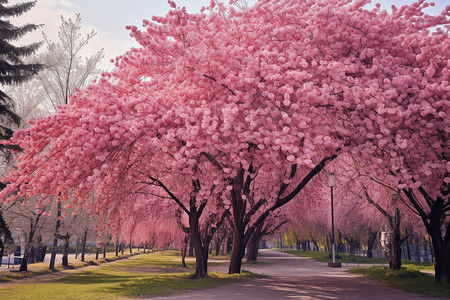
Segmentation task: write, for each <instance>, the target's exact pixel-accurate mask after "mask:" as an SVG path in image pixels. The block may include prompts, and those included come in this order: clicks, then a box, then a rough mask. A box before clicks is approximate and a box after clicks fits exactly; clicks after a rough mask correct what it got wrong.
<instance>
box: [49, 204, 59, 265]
mask: <svg viewBox="0 0 450 300" xmlns="http://www.w3.org/2000/svg"><path fill="white" fill-rule="evenodd" d="M59 200H60V201H59V202H58V208H57V215H56V224H55V232H54V233H53V234H54V236H53V249H52V255H51V256H50V264H49V266H48V268H49V269H50V270H54V269H55V261H56V250H57V249H56V248H57V247H58V234H59V227H60V226H61V220H60V219H59V217H61V199H59Z"/></svg>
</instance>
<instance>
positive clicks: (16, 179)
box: [0, 0, 450, 284]
mask: <svg viewBox="0 0 450 300" xmlns="http://www.w3.org/2000/svg"><path fill="white" fill-rule="evenodd" d="M170 3H171V6H172V8H173V9H172V10H171V11H170V12H169V13H168V14H167V16H165V17H153V19H152V22H150V21H144V23H143V24H144V27H145V30H139V29H138V28H137V27H135V26H131V27H130V28H129V29H130V30H131V35H132V36H133V37H134V38H135V39H136V40H137V42H138V43H139V44H140V47H139V48H133V49H131V50H130V51H129V52H127V53H125V54H124V55H122V56H120V57H118V58H117V59H116V60H115V69H114V70H113V71H112V72H110V73H103V74H102V76H101V78H99V79H98V80H97V82H95V83H93V84H91V85H89V86H87V87H86V88H84V90H82V91H81V90H79V91H75V92H74V93H73V94H72V96H71V101H70V102H71V103H70V105H66V106H62V107H60V108H59V109H58V111H57V113H56V114H55V115H53V116H50V117H48V118H44V119H40V120H37V121H36V122H34V123H33V124H32V126H31V127H29V128H27V129H24V130H21V131H19V132H17V133H16V134H15V135H14V137H13V139H12V140H11V144H18V145H20V147H21V148H22V149H23V150H24V151H22V152H21V153H20V154H19V155H18V157H17V161H18V169H17V170H16V171H12V172H11V173H10V174H9V175H8V176H7V177H6V180H8V182H9V184H8V185H7V187H6V188H5V189H4V190H3V191H2V192H1V194H0V196H2V197H3V199H5V200H6V201H7V202H11V201H20V200H21V199H29V198H30V197H33V196H35V195H39V197H40V200H39V203H41V204H43V203H46V202H51V201H52V199H54V197H58V199H61V201H67V203H68V204H69V205H70V206H76V205H79V206H80V207H83V206H86V207H90V209H91V211H92V212H94V213H96V214H98V215H99V216H100V219H101V223H100V225H99V227H100V230H101V229H102V227H105V228H106V227H112V228H114V227H117V226H119V225H118V224H122V225H123V224H125V223H130V222H131V223H130V224H135V225H133V226H141V227H142V228H145V227H146V226H145V225H144V226H142V224H145V223H146V222H147V223H149V222H151V223H152V224H155V222H156V221H155V222H154V221H152V220H156V219H157V218H161V217H162V219H163V220H161V222H158V224H161V225H160V226H161V228H171V227H170V225H169V226H167V225H166V224H167V222H168V220H170V219H171V217H174V218H175V219H177V220H178V224H179V226H178V227H179V228H180V229H181V230H180V231H182V232H186V230H187V229H188V231H189V235H190V239H191V241H192V243H193V247H194V249H195V255H196V272H195V277H203V276H205V275H206V273H207V264H206V263H207V249H208V248H209V244H210V242H211V239H212V238H213V236H214V234H215V233H216V232H217V231H218V229H219V228H220V226H221V225H222V224H223V223H224V221H225V220H226V219H227V218H228V217H229V218H230V220H231V224H232V227H233V247H232V254H231V260H230V267H229V272H230V273H237V272H240V270H241V261H242V258H243V256H244V253H245V248H246V246H247V245H248V243H249V242H250V240H251V237H252V235H253V234H254V233H255V232H257V231H258V230H260V229H261V226H263V224H264V223H265V222H266V221H268V220H270V219H273V220H276V219H277V217H276V214H277V211H278V210H279V209H281V208H283V207H284V206H285V205H286V204H288V203H294V202H295V203H300V207H301V208H304V209H308V210H309V209H310V208H311V207H312V206H320V199H323V197H320V192H319V190H320V186H321V182H323V180H321V177H323V174H324V173H326V172H329V171H330V170H332V168H333V166H334V168H336V171H337V172H342V173H343V174H346V177H347V178H349V181H351V182H354V183H352V184H350V183H349V184H348V186H349V190H350V191H353V193H358V195H359V196H361V195H360V194H361V192H362V196H363V198H365V200H366V201H368V202H369V203H372V204H373V203H376V202H375V201H374V200H373V198H374V195H373V193H372V191H371V190H370V186H369V185H368V183H369V182H375V183H379V184H380V185H383V184H384V185H386V184H385V183H386V182H389V183H390V184H389V185H387V187H388V188H391V189H392V193H391V195H392V196H393V195H395V197H390V196H389V195H388V194H386V195H384V196H383V198H384V199H385V200H386V203H390V205H392V206H393V207H396V203H394V200H395V201H397V200H396V199H402V201H404V202H405V203H406V202H407V203H408V205H409V206H410V207H411V209H413V210H414V211H415V212H416V213H417V214H418V215H419V216H420V218H421V220H422V223H423V225H425V228H426V231H427V232H428V234H429V235H430V236H431V238H432V241H433V247H434V250H435V255H436V280H437V281H438V282H445V283H447V284H448V283H450V223H449V215H448V211H449V210H450V202H449V199H448V192H449V190H448V189H449V187H448V182H449V176H448V166H447V165H448V149H449V147H448V146H449V145H448V140H449V139H448V130H447V129H448V128H449V119H448V118H447V113H448V103H449V102H448V70H447V62H448V59H449V57H448V54H449V53H448V51H447V50H446V49H448V48H449V47H448V46H449V39H448V34H447V32H446V31H445V30H443V29H442V28H441V27H440V26H445V25H448V23H449V22H450V21H449V11H448V9H447V10H446V11H444V12H442V14H441V15H438V16H428V15H425V14H423V12H422V10H423V9H424V8H425V7H427V6H428V5H429V4H428V3H427V2H425V1H420V2H418V3H415V4H413V5H410V6H403V7H401V8H400V9H394V10H393V11H392V13H388V12H386V11H384V10H381V9H379V8H375V9H373V10H367V9H365V8H364V7H363V5H364V4H365V2H364V1H352V0H329V1H320V2H311V1H306V0H305V1H298V0H283V1H271V0H266V1H259V2H258V3H257V4H256V5H255V6H254V7H251V8H246V9H243V10H237V9H235V8H234V7H233V6H231V7H228V6H226V5H224V4H218V3H215V2H212V3H211V5H210V6H209V7H206V8H204V9H203V10H202V12H201V13H198V14H189V13H187V11H186V10H185V9H184V8H178V7H176V5H175V3H173V2H170ZM337 157H339V158H340V161H339V162H337V161H336V163H335V164H334V165H331V164H330V162H333V161H335V160H336V158H337ZM346 157H350V158H351V159H350V161H349V162H348V161H347V160H348V159H347V158H346ZM347 166H348V167H347ZM349 168H350V169H351V170H352V171H351V172H350V170H349ZM356 178H358V180H356ZM317 195H319V196H317ZM305 199H306V200H305ZM357 199H361V197H350V196H349V197H347V198H346V202H345V206H347V207H349V206H353V205H355V204H356V203H357V201H359V200H357ZM58 201H59V200H58ZM308 205H309V206H308ZM373 205H374V207H375V208H376V209H378V211H380V212H381V213H382V214H383V215H384V216H385V217H386V218H387V219H388V220H389V223H390V224H392V226H393V227H394V228H396V226H397V224H399V220H400V219H399V218H398V217H397V216H399V214H397V208H395V209H394V210H393V211H392V210H390V209H389V210H387V209H386V208H383V207H382V206H380V205H379V204H377V205H378V206H379V207H377V205H375V204H373ZM380 208H381V209H380ZM305 211H306V210H305ZM311 211H312V210H311ZM383 211H384V212H385V213H383ZM142 214H145V216H146V217H145V218H143V217H142ZM318 214H320V212H318ZM316 216H317V215H316ZM172 227H173V223H172ZM153 228H154V226H153ZM183 228H184V229H186V230H183ZM137 232H138V233H137V234H138V235H139V236H141V237H142V238H143V239H145V238H147V237H148V235H149V234H148V231H147V232H146V230H141V231H137ZM395 238H397V236H396V237H395ZM392 264H393V265H398V263H397V262H396V261H393V262H392Z"/></svg>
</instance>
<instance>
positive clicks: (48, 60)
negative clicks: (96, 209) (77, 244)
mask: <svg viewBox="0 0 450 300" xmlns="http://www.w3.org/2000/svg"><path fill="white" fill-rule="evenodd" d="M7 2H8V1H2V2H1V3H2V4H3V3H7ZM35 3H36V2H28V3H20V4H16V5H12V6H9V7H8V6H3V5H2V6H1V7H0V12H1V14H0V15H1V17H2V18H6V19H7V20H1V23H0V25H1V29H2V48H1V51H2V61H1V63H2V65H1V72H0V75H1V76H0V82H1V84H2V85H4V88H3V91H2V92H1V97H2V98H1V102H2V104H1V105H2V108H1V112H2V115H3V117H2V121H3V122H4V123H3V124H4V125H2V132H3V134H2V138H3V139H9V138H10V137H11V136H12V133H13V130H14V129H15V128H16V127H17V126H18V127H19V128H24V127H25V126H26V125H25V124H24V123H25V122H22V124H20V123H19V120H25V121H27V120H33V119H35V118H39V117H44V116H48V115H50V114H52V113H54V112H55V111H56V109H57V107H58V106H59V105H62V104H68V102H69V95H70V94H71V93H72V92H73V91H74V90H75V89H81V88H83V87H84V86H85V85H86V84H87V83H88V82H89V81H90V80H92V78H93V77H94V76H95V75H96V74H98V73H99V71H98V70H97V69H96V65H97V64H98V62H99V61H100V59H101V58H102V57H103V53H102V51H99V52H97V53H96V54H94V55H92V56H90V57H88V58H85V59H84V58H82V56H81V55H80V53H81V51H82V50H83V48H85V46H86V45H87V44H88V43H89V41H90V40H91V39H92V38H93V37H94V36H95V33H94V32H91V33H88V34H87V35H85V36H83V35H82V33H81V31H82V28H81V19H80V16H79V15H77V16H76V18H75V19H73V20H72V19H68V20H66V19H64V18H62V17H61V26H60V29H59V32H58V41H57V42H53V41H51V40H49V39H48V38H47V36H46V35H45V34H43V40H44V42H43V43H35V44H32V45H27V46H21V47H17V46H13V45H12V44H10V42H12V41H15V40H17V39H19V38H21V37H23V36H24V35H25V34H26V33H28V32H30V31H33V30H37V29H39V28H40V26H37V25H33V24H27V25H24V26H14V25H12V24H11V23H10V21H9V18H11V17H15V16H18V15H21V14H23V13H25V12H26V11H28V10H29V9H31V8H32V7H33V6H34V5H35ZM42 44H43V46H45V48H46V49H45V51H44V52H42V53H40V54H36V53H35V52H36V50H37V49H38V47H39V46H42ZM25 80H26V84H22V85H19V83H21V82H24V81H25ZM12 84H14V85H13V86H11V85H12ZM12 99H14V104H15V105H14V106H15V107H14V110H15V112H12V110H11V108H12V104H13V102H12ZM11 125H13V127H11ZM8 126H9V127H8ZM6 148H9V149H13V150H20V148H19V147H17V146H16V145H7V146H6ZM3 158H4V160H3V162H2V174H3V175H5V174H7V172H9V171H11V170H12V169H14V163H12V162H11V161H10V160H9V158H10V154H9V151H7V152H6V153H5V155H4V157H3ZM27 202H30V205H29V206H21V205H18V203H17V202H13V203H9V204H4V205H2V207H1V211H2V214H0V215H3V218H2V219H1V221H2V223H1V224H2V229H1V231H0V232H1V234H0V242H1V245H0V246H1V253H0V254H1V255H0V257H2V256H3V253H4V250H5V246H7V244H10V243H12V234H11V230H10V229H9V228H13V229H14V230H13V231H14V233H15V234H16V238H15V239H16V242H17V239H18V238H19V236H21V237H22V238H23V239H24V241H22V242H25V243H24V245H25V253H24V256H23V259H22V263H21V267H20V270H26V269H27V264H28V263H29V262H33V261H35V260H36V259H35V255H34V254H37V253H38V252H39V251H38V249H39V247H41V246H40V245H42V244H44V245H45V244H46V243H47V242H48V240H49V238H50V237H53V252H52V259H51V262H50V268H51V269H53V268H54V264H55V256H56V255H55V254H56V249H57V245H58V240H62V241H63V242H64V246H65V247H64V248H65V249H64V253H65V254H66V255H65V257H64V258H63V265H66V266H67V264H68V261H67V251H68V246H69V238H70V236H75V235H76V236H78V237H81V239H82V240H83V243H84V244H85V243H86V236H85V234H83V232H87V231H89V230H90V231H91V232H93V229H94V225H95V224H94V222H93V220H92V219H90V218H89V217H88V215H87V214H84V215H82V216H79V217H77V215H75V216H73V217H71V218H70V220H67V218H66V220H65V222H64V224H63V223H62V220H61V216H62V214H64V215H67V214H68V213H69V214H70V213H71V212H70V211H68V210H67V209H62V205H61V201H56V202H57V204H52V203H50V202H49V203H46V204H44V205H40V204H38V202H39V197H31V198H28V199H27ZM52 210H53V211H54V212H56V213H55V214H53V215H52V214H51V211H52ZM50 223H53V227H54V228H53V229H50V227H52V225H50ZM61 230H63V231H64V233H61V232H60V231H61ZM83 235H84V238H83ZM37 256H38V255H36V257H37Z"/></svg>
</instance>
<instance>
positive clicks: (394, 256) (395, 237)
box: [389, 208, 402, 270]
mask: <svg viewBox="0 0 450 300" xmlns="http://www.w3.org/2000/svg"><path fill="white" fill-rule="evenodd" d="M391 227H392V228H391V235H390V238H389V267H390V268H391V270H400V267H401V266H402V247H401V238H400V210H399V209H398V208H397V209H396V210H395V214H394V218H393V222H392V224H391Z"/></svg>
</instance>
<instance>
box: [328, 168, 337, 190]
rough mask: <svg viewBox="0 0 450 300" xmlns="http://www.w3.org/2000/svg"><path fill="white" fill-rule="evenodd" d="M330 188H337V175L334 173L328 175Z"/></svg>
mask: <svg viewBox="0 0 450 300" xmlns="http://www.w3.org/2000/svg"><path fill="white" fill-rule="evenodd" d="M328 186H329V187H335V186H336V174H335V173H334V172H330V173H328Z"/></svg>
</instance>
